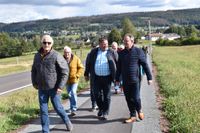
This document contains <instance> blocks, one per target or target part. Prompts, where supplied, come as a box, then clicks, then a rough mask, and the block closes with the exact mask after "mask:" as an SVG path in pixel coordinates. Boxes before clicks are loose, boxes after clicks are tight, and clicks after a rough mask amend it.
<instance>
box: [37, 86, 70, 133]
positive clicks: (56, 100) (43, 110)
mask: <svg viewBox="0 0 200 133" xmlns="http://www.w3.org/2000/svg"><path fill="white" fill-rule="evenodd" d="M38 96H39V103H40V115H41V117H40V118H41V125H42V132H43V133H49V123H50V122H49V117H48V102H49V98H50V99H51V103H52V105H53V107H54V110H55V111H56V113H57V114H58V115H59V116H60V117H61V118H62V120H63V122H64V123H65V124H67V123H68V122H70V120H69V117H68V115H67V114H66V112H65V110H64V108H63V106H62V104H61V95H60V94H57V91H56V90H55V89H50V90H41V89H39V91H38Z"/></svg>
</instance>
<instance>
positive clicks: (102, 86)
mask: <svg viewBox="0 0 200 133" xmlns="http://www.w3.org/2000/svg"><path fill="white" fill-rule="evenodd" d="M111 82H112V81H111V76H95V80H94V94H95V99H96V102H97V106H98V108H99V110H100V111H101V112H103V114H104V115H108V113H109V109H110V101H111Z"/></svg>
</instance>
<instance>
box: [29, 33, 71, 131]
mask: <svg viewBox="0 0 200 133" xmlns="http://www.w3.org/2000/svg"><path fill="white" fill-rule="evenodd" d="M41 45H42V47H41V48H40V50H39V51H38V53H36V54H35V57H34V61H33V66H32V70H31V79H32V84H33V86H34V88H36V89H38V95H39V104H40V114H41V125H42V132H43V133H49V117H48V101H49V98H50V99H51V102H52V105H53V107H54V109H55V111H56V112H57V114H58V115H59V116H60V117H61V118H62V120H63V122H64V123H65V124H66V128H67V130H68V131H71V130H72V128H73V126H72V123H71V121H70V120H69V117H68V115H67V114H66V112H65V110H64V108H63V106H62V104H61V92H62V88H63V87H64V86H65V83H66V81H67V79H68V75H69V68H68V65H67V63H66V61H65V60H64V58H63V56H62V55H61V54H59V53H58V52H57V51H55V50H54V49H52V46H53V39H52V37H51V36H50V35H44V36H43V37H42V39H41Z"/></svg>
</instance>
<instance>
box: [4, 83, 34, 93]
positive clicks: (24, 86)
mask: <svg viewBox="0 0 200 133" xmlns="http://www.w3.org/2000/svg"><path fill="white" fill-rule="evenodd" d="M31 85H32V84H28V85H24V86H21V87H19V88H15V89H12V90H9V91H5V92H2V93H0V95H4V94H6V93H10V92H13V91H16V90H20V89H23V88H25V87H29V86H31Z"/></svg>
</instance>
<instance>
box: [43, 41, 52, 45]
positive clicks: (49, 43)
mask: <svg viewBox="0 0 200 133" xmlns="http://www.w3.org/2000/svg"><path fill="white" fill-rule="evenodd" d="M42 43H43V44H44V45H45V44H48V45H51V42H42Z"/></svg>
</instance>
